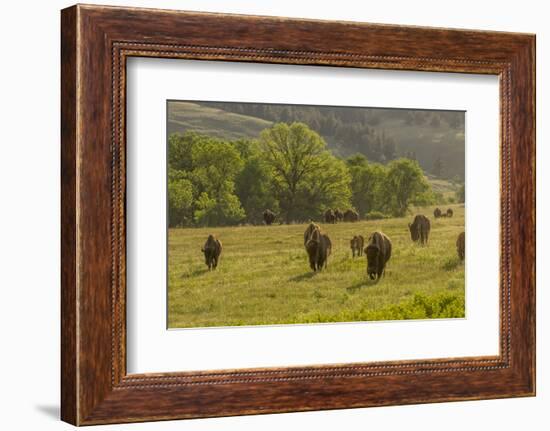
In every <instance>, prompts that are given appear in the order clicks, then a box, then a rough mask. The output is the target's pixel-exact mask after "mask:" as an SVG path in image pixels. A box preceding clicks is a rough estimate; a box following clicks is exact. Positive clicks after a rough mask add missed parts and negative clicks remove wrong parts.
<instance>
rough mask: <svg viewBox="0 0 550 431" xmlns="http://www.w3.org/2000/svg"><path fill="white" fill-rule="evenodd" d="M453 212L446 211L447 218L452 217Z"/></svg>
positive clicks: (450, 210)
mask: <svg viewBox="0 0 550 431" xmlns="http://www.w3.org/2000/svg"><path fill="white" fill-rule="evenodd" d="M453 214H454V213H453V210H452V209H451V208H449V209H447V217H452V216H453Z"/></svg>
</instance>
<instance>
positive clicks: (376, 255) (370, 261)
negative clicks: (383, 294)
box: [365, 232, 391, 280]
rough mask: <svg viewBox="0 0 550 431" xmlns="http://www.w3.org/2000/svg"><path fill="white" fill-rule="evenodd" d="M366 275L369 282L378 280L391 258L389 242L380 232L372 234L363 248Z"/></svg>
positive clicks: (383, 273)
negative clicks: (365, 258)
mask: <svg viewBox="0 0 550 431" xmlns="http://www.w3.org/2000/svg"><path fill="white" fill-rule="evenodd" d="M365 254H366V255H367V274H368V276H369V278H370V279H371V280H379V279H380V277H382V275H385V273H386V271H385V270H386V263H388V260H390V257H391V241H390V239H389V238H388V237H387V236H386V235H385V234H383V233H382V232H374V233H373V234H372V235H371V236H370V238H369V243H368V245H367V246H366V247H365Z"/></svg>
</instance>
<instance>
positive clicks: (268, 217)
mask: <svg viewBox="0 0 550 431" xmlns="http://www.w3.org/2000/svg"><path fill="white" fill-rule="evenodd" d="M263 216H264V222H265V224H266V225H268V226H269V225H271V223H273V222H274V221H275V213H274V212H273V211H271V210H270V209H267V210H265V211H264V212H263Z"/></svg>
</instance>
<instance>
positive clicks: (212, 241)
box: [201, 235, 222, 270]
mask: <svg viewBox="0 0 550 431" xmlns="http://www.w3.org/2000/svg"><path fill="white" fill-rule="evenodd" d="M201 251H202V252H203V253H204V262H205V263H206V265H207V266H208V269H209V270H210V269H216V267H217V266H218V260H219V258H220V254H221V253H222V243H221V241H220V240H219V239H216V238H214V235H208V239H207V240H206V242H205V243H204V247H203V248H202V249H201Z"/></svg>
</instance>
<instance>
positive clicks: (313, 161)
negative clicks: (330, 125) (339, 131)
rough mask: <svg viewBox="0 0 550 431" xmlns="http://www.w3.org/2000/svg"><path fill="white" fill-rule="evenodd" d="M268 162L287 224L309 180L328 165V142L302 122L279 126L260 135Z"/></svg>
mask: <svg viewBox="0 0 550 431" xmlns="http://www.w3.org/2000/svg"><path fill="white" fill-rule="evenodd" d="M260 145H261V148H262V150H263V154H264V157H265V161H266V163H267V165H268V166H269V167H270V168H271V171H272V175H273V187H274V191H275V194H276V197H277V198H278V200H279V206H280V208H281V211H282V212H283V214H284V217H285V220H286V222H287V223H290V222H291V221H293V220H295V219H296V216H297V214H298V207H297V205H298V204H299V202H298V196H299V194H300V193H301V191H303V188H304V187H305V186H306V185H307V184H306V183H307V181H308V180H311V178H313V177H315V175H316V174H321V171H322V170H323V169H324V168H325V164H326V162H325V161H324V160H323V159H322V158H321V157H320V156H321V155H323V154H325V153H326V152H327V150H326V143H325V141H324V140H323V139H322V138H321V136H319V135H318V134H317V133H316V132H314V131H312V130H311V129H310V128H309V127H307V126H306V125H305V124H303V123H292V124H290V125H288V124H284V123H277V124H275V125H274V126H273V127H271V128H269V129H265V130H264V131H262V133H261V134H260Z"/></svg>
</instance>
